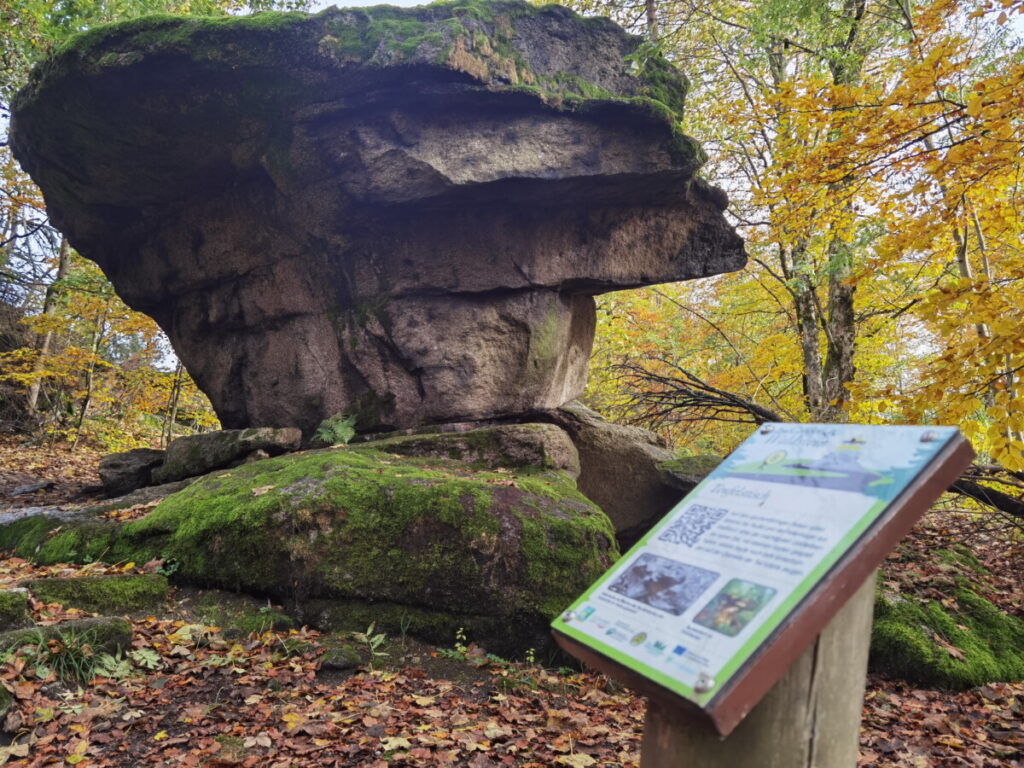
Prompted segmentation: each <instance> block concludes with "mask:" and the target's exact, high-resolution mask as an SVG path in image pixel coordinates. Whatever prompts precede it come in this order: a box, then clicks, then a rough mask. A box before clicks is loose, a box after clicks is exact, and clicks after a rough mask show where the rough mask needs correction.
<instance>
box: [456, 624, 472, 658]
mask: <svg viewBox="0 0 1024 768" xmlns="http://www.w3.org/2000/svg"><path fill="white" fill-rule="evenodd" d="M455 650H456V651H458V652H459V655H461V656H465V655H466V652H467V651H468V650H469V644H468V642H467V638H466V630H465V629H464V628H463V627H459V628H458V629H456V630H455Z"/></svg>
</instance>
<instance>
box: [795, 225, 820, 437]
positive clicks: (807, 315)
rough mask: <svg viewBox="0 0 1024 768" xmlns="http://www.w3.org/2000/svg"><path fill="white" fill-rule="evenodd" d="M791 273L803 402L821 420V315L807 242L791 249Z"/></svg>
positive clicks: (815, 417) (814, 417)
mask: <svg viewBox="0 0 1024 768" xmlns="http://www.w3.org/2000/svg"><path fill="white" fill-rule="evenodd" d="M790 263H791V265H792V266H791V268H790V275H791V283H792V286H793V310H794V312H795V314H796V323H797V336H798V337H799V339H800V352H801V355H802V356H803V363H804V379H803V384H804V401H805V403H806V404H807V411H808V413H810V415H811V418H812V419H813V420H815V421H820V420H821V419H822V408H823V407H824V406H825V403H826V402H827V401H826V400H825V388H824V370H823V366H822V361H821V346H820V343H819V339H818V337H819V334H820V332H821V318H820V312H819V310H818V301H817V297H816V296H815V295H814V292H815V290H816V289H815V285H814V281H813V280H812V279H811V275H812V274H813V267H812V265H811V264H810V257H809V255H808V254H807V248H806V245H805V244H804V243H803V242H801V243H798V244H797V245H796V246H794V247H793V248H792V250H791V251H790Z"/></svg>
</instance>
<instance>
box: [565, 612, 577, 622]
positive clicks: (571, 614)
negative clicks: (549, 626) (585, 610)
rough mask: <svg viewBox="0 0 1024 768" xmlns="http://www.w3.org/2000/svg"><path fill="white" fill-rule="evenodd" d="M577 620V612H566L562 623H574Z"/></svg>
mask: <svg viewBox="0 0 1024 768" xmlns="http://www.w3.org/2000/svg"><path fill="white" fill-rule="evenodd" d="M575 618H576V612H575V611H566V612H565V613H563V614H562V621H566V622H568V621H572V620H573V619H575Z"/></svg>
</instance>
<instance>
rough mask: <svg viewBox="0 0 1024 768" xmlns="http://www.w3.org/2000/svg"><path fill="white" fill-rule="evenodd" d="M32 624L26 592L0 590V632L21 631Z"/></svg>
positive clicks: (21, 590) (20, 590) (22, 590)
mask: <svg viewBox="0 0 1024 768" xmlns="http://www.w3.org/2000/svg"><path fill="white" fill-rule="evenodd" d="M31 624H32V616H31V615H30V614H29V612H28V592H27V590H24V589H17V588H16V589H3V590H0V631H4V630H8V629H21V628H22V627H27V626H29V625H31Z"/></svg>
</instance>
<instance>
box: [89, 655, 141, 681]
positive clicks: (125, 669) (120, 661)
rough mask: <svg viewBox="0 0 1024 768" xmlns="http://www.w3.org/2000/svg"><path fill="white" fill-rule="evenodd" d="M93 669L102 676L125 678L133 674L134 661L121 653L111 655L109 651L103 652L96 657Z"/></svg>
mask: <svg viewBox="0 0 1024 768" xmlns="http://www.w3.org/2000/svg"><path fill="white" fill-rule="evenodd" d="M93 671H94V672H95V674H96V675H99V676H101V677H109V678H111V679H112V680H123V679H124V678H126V677H130V676H131V674H132V662H131V661H130V660H129V659H126V658H125V657H124V656H121V655H120V654H118V655H117V656H111V655H110V654H109V653H101V654H99V655H98V656H97V657H96V665H95V667H94V669H93ZM83 682H84V681H83Z"/></svg>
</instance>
